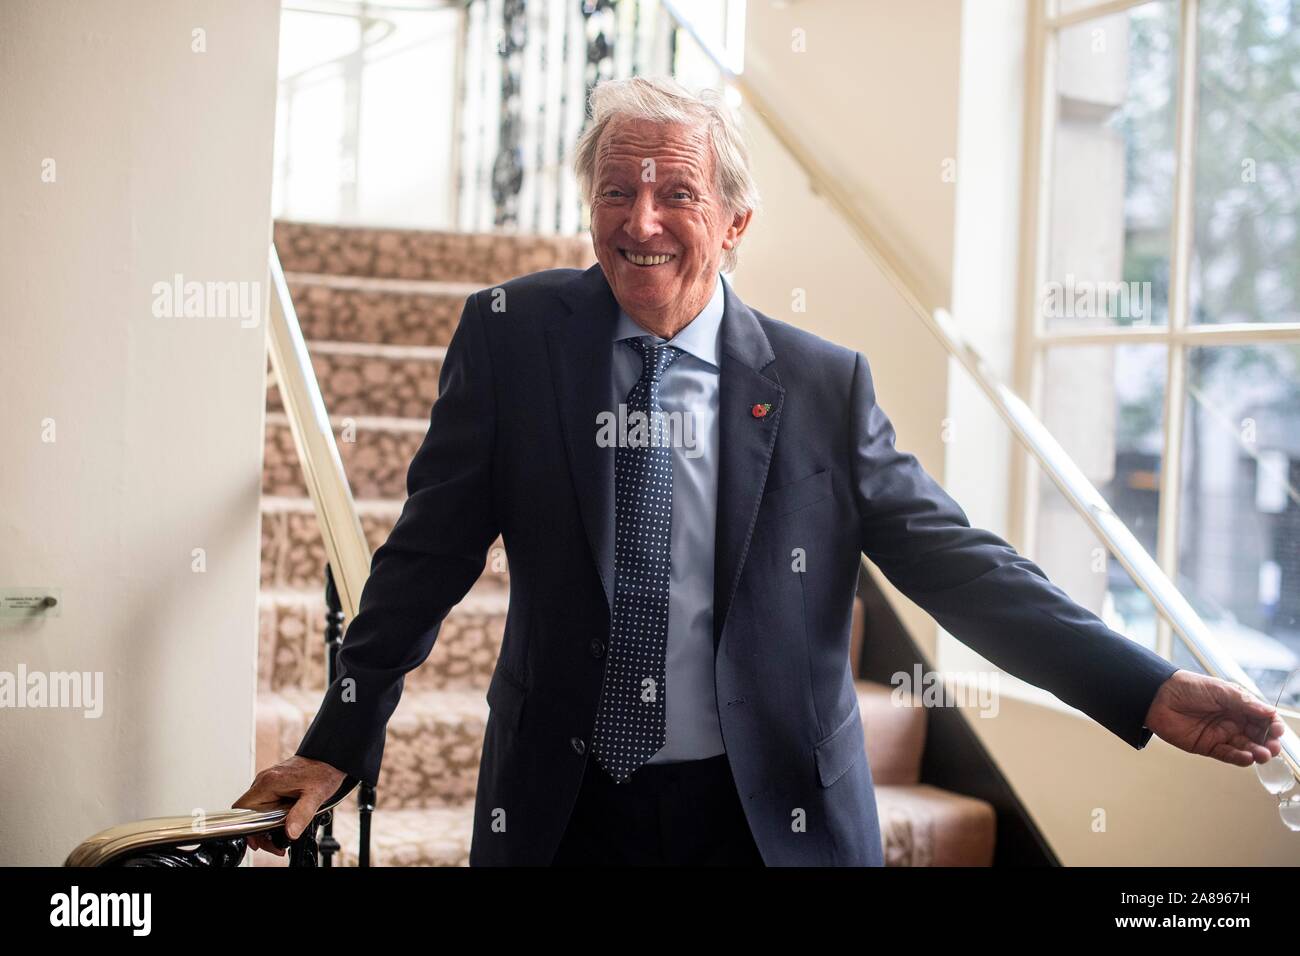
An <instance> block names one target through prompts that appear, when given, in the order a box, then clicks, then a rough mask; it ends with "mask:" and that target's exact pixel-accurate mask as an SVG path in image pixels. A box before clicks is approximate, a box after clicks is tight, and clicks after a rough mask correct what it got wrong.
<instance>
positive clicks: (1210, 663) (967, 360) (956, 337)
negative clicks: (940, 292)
mask: <svg viewBox="0 0 1300 956" xmlns="http://www.w3.org/2000/svg"><path fill="white" fill-rule="evenodd" d="M659 2H660V3H661V4H662V6H663V8H664V10H665V11H666V12H667V13H668V15H669V16H670V17H671V18H672V19H673V21H674V22H675V23H676V24H677V26H678V28H679V29H681V30H682V31H683V32H684V33H686V34H687V35H688V36H690V37H691V39H692V40H694V41H695V43H696V45H697V46H699V48H700V50H701V51H702V52H703V53H704V55H705V56H706V57H708V58H709V59H710V60H711V61H712V62H713V65H714V66H715V67H716V68H717V69H718V71H719V73H720V74H721V76H722V79H723V82H725V83H727V84H729V85H730V86H732V87H734V88H735V89H736V90H737V92H739V93H740V95H741V96H742V97H743V98H744V100H745V102H746V103H747V104H749V106H750V108H751V109H752V110H753V111H754V112H755V113H756V114H757V115H758V117H759V118H760V119H761V120H762V121H763V123H764V125H765V126H766V127H767V129H768V132H770V133H771V134H772V135H773V136H774V137H775V138H776V140H777V141H778V142H779V143H781V145H782V146H783V147H784V148H785V150H786V152H787V153H789V154H790V156H791V158H792V159H793V160H794V161H795V163H797V164H798V166H799V167H800V169H802V170H803V173H804V175H805V176H807V177H808V181H809V185H810V186H811V187H812V189H813V191H814V192H816V193H817V194H818V195H821V196H823V197H824V198H825V199H826V200H827V202H829V203H830V205H831V207H832V208H833V209H834V210H835V211H836V212H837V213H839V215H840V217H841V218H842V219H844V220H845V222H846V224H847V225H848V226H849V229H850V231H851V232H852V233H853V235H854V236H855V237H856V238H857V240H858V242H859V244H860V245H861V246H862V248H863V250H864V251H865V252H866V253H867V255H868V256H869V257H870V258H871V260H872V261H873V262H874V263H875V264H876V266H877V267H878V268H879V269H880V271H881V273H882V274H883V275H884V277H885V279H886V280H888V282H889V284H890V285H892V286H893V287H894V290H895V291H896V292H897V293H898V295H899V297H900V298H902V300H903V302H904V303H906V305H907V307H908V308H909V309H911V310H912V312H913V313H915V314H916V316H917V317H918V318H920V319H921V321H922V322H924V323H925V326H926V328H928V329H929V330H930V331H931V332H932V333H933V334H934V337H935V338H936V339H938V340H939V344H940V345H942V346H943V348H944V350H945V351H946V352H947V353H948V354H949V355H950V356H952V357H953V358H955V359H957V361H958V362H960V363H961V365H962V367H963V368H964V369H966V371H967V372H968V373H969V374H970V376H971V378H973V379H974V380H975V383H976V384H977V385H978V386H979V387H980V390H981V391H983V392H984V394H985V395H987V396H988V398H989V400H990V401H991V402H992V403H993V406H994V407H995V408H996V409H997V411H998V414H999V415H1001V416H1002V419H1003V420H1004V421H1005V422H1006V423H1007V426H1008V427H1009V428H1010V429H1011V433H1012V434H1013V435H1014V436H1015V437H1016V440H1017V441H1019V442H1020V444H1021V445H1022V446H1024V448H1025V449H1026V450H1027V451H1028V452H1029V453H1030V454H1031V455H1033V456H1034V459H1035V460H1036V461H1037V462H1038V464H1039V465H1040V466H1041V467H1042V468H1043V470H1044V471H1045V472H1047V474H1048V476H1049V477H1050V478H1051V479H1052V481H1053V483H1054V484H1055V485H1056V487H1057V488H1059V489H1060V491H1061V493H1062V494H1063V495H1064V496H1065V499H1066V500H1067V501H1068V502H1069V503H1070V504H1071V506H1073V508H1074V509H1075V510H1076V511H1077V512H1078V513H1079V514H1080V515H1081V516H1082V517H1083V519H1084V520H1085V521H1087V523H1088V524H1089V526H1090V527H1091V528H1092V529H1093V531H1094V532H1095V533H1096V534H1097V536H1098V537H1099V538H1100V539H1101V540H1102V541H1103V542H1104V543H1105V544H1106V546H1107V548H1108V549H1109V550H1110V552H1111V553H1112V554H1114V555H1115V557H1116V558H1118V560H1119V562H1120V564H1121V565H1123V567H1124V569H1125V570H1126V571H1128V573H1129V574H1130V575H1132V577H1133V580H1134V581H1136V582H1137V585H1138V587H1140V588H1141V589H1142V590H1143V591H1144V592H1145V593H1146V595H1147V597H1149V598H1150V599H1151V602H1152V604H1153V605H1154V606H1155V609H1156V613H1158V614H1160V615H1161V616H1162V617H1163V618H1164V619H1165V620H1166V621H1168V622H1169V624H1170V626H1171V627H1172V628H1173V630H1174V631H1175V632H1176V633H1177V634H1178V635H1179V637H1181V638H1182V640H1183V642H1184V643H1185V644H1186V645H1187V647H1188V649H1189V650H1190V651H1191V652H1192V655H1193V656H1194V657H1195V658H1196V660H1197V661H1198V662H1199V663H1200V665H1201V666H1202V667H1203V668H1204V669H1205V671H1206V673H1208V674H1210V675H1211V676H1214V677H1218V678H1220V679H1222V680H1227V681H1231V682H1232V683H1235V684H1239V685H1240V686H1241V687H1243V688H1245V689H1246V690H1247V691H1248V692H1249V693H1251V694H1253V695H1255V696H1256V697H1258V698H1260V699H1261V700H1265V701H1267V698H1266V697H1265V696H1264V694H1262V693H1261V692H1260V690H1259V688H1258V687H1257V686H1256V684H1255V682H1254V681H1253V680H1251V678H1250V677H1249V676H1248V675H1247V674H1246V673H1245V671H1243V670H1242V669H1241V666H1240V665H1239V664H1238V663H1237V661H1236V660H1235V659H1234V658H1233V657H1232V655H1231V654H1230V653H1228V651H1227V650H1226V649H1225V648H1224V647H1223V646H1222V644H1221V643H1220V642H1219V640H1218V639H1217V638H1216V637H1215V636H1214V634H1213V633H1212V632H1211V631H1210V629H1209V628H1208V627H1207V626H1206V624H1205V622H1204V621H1203V620H1201V617H1200V615H1199V614H1197V613H1196V611H1195V610H1194V609H1193V608H1192V606H1191V604H1189V603H1188V601H1187V599H1186V598H1185V597H1183V595H1182V592H1180V591H1179V590H1178V588H1177V587H1175V585H1174V583H1173V582H1172V581H1171V580H1170V579H1169V576H1168V575H1166V574H1165V572H1164V571H1163V570H1162V569H1161V568H1160V565H1158V564H1157V563H1156V562H1155V560H1154V559H1153V558H1152V557H1151V555H1150V554H1148V553H1147V551H1146V549H1145V548H1143V547H1142V545H1141V543H1140V542H1139V541H1138V540H1137V538H1135V537H1134V536H1133V533H1132V532H1131V531H1130V530H1129V529H1128V526H1127V525H1125V524H1124V522H1123V521H1121V520H1120V518H1119V516H1118V515H1116V514H1115V512H1114V511H1113V510H1112V509H1111V507H1110V505H1109V504H1107V503H1106V500H1105V498H1103V497H1102V495H1101V492H1099V491H1098V490H1097V488H1096V486H1094V485H1093V484H1092V482H1091V481H1089V480H1088V478H1087V476H1086V475H1085V474H1084V473H1083V471H1082V470H1081V469H1080V468H1079V466H1078V465H1077V464H1076V463H1075V462H1074V460H1073V459H1072V458H1071V457H1070V456H1069V454H1068V453H1067V452H1066V451H1065V449H1064V448H1062V447H1061V444H1060V442H1058V441H1057V440H1056V438H1055V437H1054V436H1053V435H1052V433H1051V432H1050V431H1049V430H1048V429H1047V426H1046V425H1044V424H1043V423H1042V422H1041V421H1040V420H1039V419H1038V417H1037V416H1035V415H1034V413H1033V412H1032V411H1031V410H1030V408H1029V406H1028V405H1026V404H1025V403H1024V402H1023V401H1022V400H1021V399H1020V397H1019V396H1018V395H1016V393H1015V392H1013V391H1012V390H1011V389H1010V388H1008V387H1007V386H1006V385H1005V384H1003V383H1002V381H1001V380H1000V379H999V377H998V376H997V374H996V373H995V372H994V371H993V368H992V366H991V365H990V364H989V363H988V362H987V361H986V360H985V359H984V357H983V356H982V355H980V353H979V351H978V350H977V349H976V348H975V347H974V346H973V345H972V344H971V343H970V342H969V341H967V340H966V338H965V336H963V335H962V333H961V332H960V331H959V330H958V328H957V326H956V324H955V323H954V321H953V319H952V316H951V315H949V314H948V312H947V310H946V309H944V308H943V307H942V305H941V304H940V303H938V302H934V303H926V302H925V301H924V300H923V298H922V293H921V292H918V291H917V290H918V288H920V283H919V282H918V281H917V280H916V278H915V277H914V276H913V275H911V274H910V273H909V271H908V270H907V269H906V268H905V267H904V265H903V262H902V259H901V257H900V256H899V255H898V254H897V253H896V252H895V251H894V249H893V248H892V246H891V244H890V242H889V241H888V240H887V239H886V238H885V236H884V233H883V232H882V230H881V229H879V228H878V227H877V226H876V224H875V223H874V222H873V221H872V220H871V219H870V218H869V217H868V216H867V215H866V214H865V213H863V212H862V210H861V209H859V208H858V207H857V205H856V204H855V203H854V202H853V200H852V198H851V196H850V194H849V192H848V190H847V189H845V188H844V187H843V186H841V185H840V184H839V182H838V181H837V180H836V179H835V178H834V177H833V176H831V175H830V174H829V173H828V171H827V170H826V169H825V168H824V167H823V166H822V164H821V163H820V162H819V161H818V160H817V157H816V156H815V154H814V153H813V151H812V150H811V149H810V148H809V147H808V146H806V145H805V140H803V139H801V138H799V137H798V136H796V135H795V134H794V132H793V131H792V130H791V129H790V128H789V127H788V126H787V125H786V124H785V123H784V122H783V121H782V120H781V119H780V117H779V116H778V114H777V113H776V112H774V111H773V109H772V107H771V106H770V104H769V103H768V102H767V100H766V99H764V97H763V96H762V94H761V93H759V92H758V90H756V89H755V88H754V86H753V84H752V83H750V82H749V80H747V79H746V78H745V77H744V76H743V75H742V74H738V73H736V72H734V71H733V70H732V69H731V68H730V67H729V66H727V64H726V62H725V61H724V59H723V57H722V56H721V55H720V54H719V53H718V52H717V51H716V50H714V49H713V48H712V47H711V46H710V44H709V43H707V42H706V41H705V40H704V39H703V37H701V36H700V35H699V33H698V32H697V31H696V29H695V27H694V26H693V25H692V24H691V22H690V20H689V19H687V18H686V16H685V15H684V14H683V13H682V12H681V11H680V10H679V9H678V8H677V5H676V3H674V2H673V0H659ZM1283 723H1284V724H1285V721H1284V722H1283ZM1281 745H1282V754H1281V756H1282V759H1283V760H1284V761H1285V762H1286V764H1287V767H1288V768H1289V769H1290V771H1291V774H1292V775H1293V776H1294V777H1296V778H1297V779H1298V780H1300V736H1298V735H1297V734H1296V733H1295V731H1293V730H1292V729H1291V728H1290V727H1289V726H1287V728H1286V731H1285V733H1284V734H1283V736H1282V738H1281Z"/></svg>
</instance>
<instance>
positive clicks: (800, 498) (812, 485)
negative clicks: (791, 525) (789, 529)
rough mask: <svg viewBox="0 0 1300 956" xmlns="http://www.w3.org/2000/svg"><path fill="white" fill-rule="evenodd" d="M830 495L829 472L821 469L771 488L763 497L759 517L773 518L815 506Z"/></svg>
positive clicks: (826, 469) (827, 469)
mask: <svg viewBox="0 0 1300 956" xmlns="http://www.w3.org/2000/svg"><path fill="white" fill-rule="evenodd" d="M830 493H831V472H830V469H829V468H823V469H822V470H821V471H819V472H817V473H816V474H814V475H809V476H808V477H806V478H799V479H797V480H796V481H792V482H790V483H788V484H784V485H782V486H781V487H779V488H772V489H771V490H769V491H767V492H766V493H765V494H764V495H763V504H762V507H761V509H760V512H759V513H760V515H766V516H768V517H771V518H775V517H777V516H778V515H784V514H789V513H790V512H792V511H797V510H798V509H800V508H806V507H808V505H815V504H816V503H817V502H819V501H821V500H822V499H823V498H826V497H829V496H830Z"/></svg>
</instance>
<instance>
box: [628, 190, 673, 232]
mask: <svg viewBox="0 0 1300 956" xmlns="http://www.w3.org/2000/svg"><path fill="white" fill-rule="evenodd" d="M623 229H624V231H625V232H626V233H627V234H628V235H629V236H631V237H632V239H633V240H635V241H636V242H645V241H647V240H649V239H653V238H654V237H655V236H657V235H659V234H660V233H661V232H663V229H662V228H661V227H660V225H659V210H658V207H656V205H655V200H654V191H653V190H651V189H643V190H641V191H640V192H639V193H637V197H636V200H635V201H634V202H633V203H632V209H631V211H630V212H629V213H628V216H627V222H626V224H624V226H623Z"/></svg>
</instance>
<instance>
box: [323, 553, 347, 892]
mask: <svg viewBox="0 0 1300 956" xmlns="http://www.w3.org/2000/svg"><path fill="white" fill-rule="evenodd" d="M342 645H343V601H342V599H340V597H339V589H338V586H337V585H336V584H335V583H334V569H333V568H332V567H330V565H329V564H326V565H325V680H326V684H325V686H327V687H332V686H334V679H335V678H336V677H337V676H338V657H339V648H340V647H341V646H342ZM340 849H341V846H340V845H339V841H338V840H337V839H335V837H334V821H333V817H332V816H331V817H327V818H326V819H325V820H324V821H323V822H322V825H321V838H320V857H321V859H320V865H321V866H323V867H330V866H333V865H334V854H335V853H337V852H338V851H339V850H340Z"/></svg>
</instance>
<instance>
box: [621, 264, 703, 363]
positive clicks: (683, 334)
mask: <svg viewBox="0 0 1300 956" xmlns="http://www.w3.org/2000/svg"><path fill="white" fill-rule="evenodd" d="M724 281H726V280H724V279H723V277H722V273H718V277H717V281H716V282H714V283H713V296H712V298H710V299H709V301H708V303H707V304H706V305H705V306H704V308H703V309H701V310H700V314H699V315H697V316H696V317H695V318H694V319H692V320H691V321H690V322H689V323H687V325H686V327H685V328H684V329H682V330H681V331H680V332H678V333H677V334H676V335H674V336H673V337H672V338H671V339H667V340H665V339H662V338H660V337H659V336H657V335H652V333H650V332H647V331H646V330H645V329H643V328H641V326H639V325H637V324H636V321H635V320H634V319H633V318H632V317H631V316H630V315H628V314H627V313H626V312H624V311H623V309H622V308H621V307H620V308H619V310H618V322H617V323H616V324H615V326H614V341H615V342H619V341H622V340H623V339H634V338H637V337H638V336H642V335H651V337H652V338H654V340H655V342H657V343H663V342H665V341H667V343H668V344H669V345H674V346H676V347H677V348H679V349H681V350H682V351H683V352H689V353H690V354H691V355H694V356H695V357H696V358H698V359H700V360H701V361H703V362H707V363H708V364H709V365H712V366H713V367H714V368H717V367H719V366H718V334H719V332H720V331H721V329H722V311H723V307H724V306H725V305H726V299H725V298H724V295H723V290H722V283H723V282H724Z"/></svg>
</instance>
